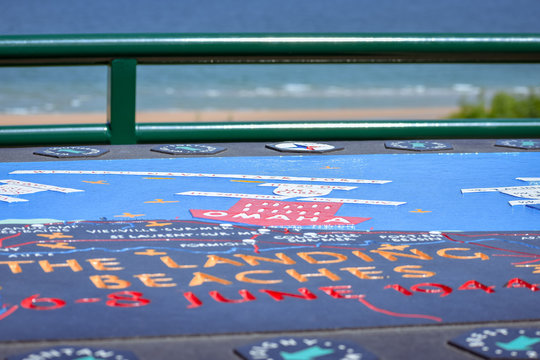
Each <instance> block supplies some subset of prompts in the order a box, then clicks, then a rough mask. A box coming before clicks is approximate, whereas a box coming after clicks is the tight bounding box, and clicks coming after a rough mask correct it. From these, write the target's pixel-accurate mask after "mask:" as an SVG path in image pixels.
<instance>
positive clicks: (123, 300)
mask: <svg viewBox="0 0 540 360" xmlns="http://www.w3.org/2000/svg"><path fill="white" fill-rule="evenodd" d="M142 296H143V294H142V293H140V292H137V291H118V292H115V293H112V294H109V295H107V298H108V299H109V300H107V302H106V304H107V306H112V307H139V306H145V305H148V304H149V303H150V300H148V299H145V298H143V297H142Z"/></svg>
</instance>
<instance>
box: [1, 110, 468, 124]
mask: <svg viewBox="0 0 540 360" xmlns="http://www.w3.org/2000/svg"><path fill="white" fill-rule="evenodd" d="M456 110H458V108H457V107H417V108H358V109H296V110H234V109H231V110H185V111H138V112H137V115H136V119H137V122H138V123H160V122H164V123H171V122H190V123H191V122H201V123H204V122H258V121H326V120H328V121H330V120H336V121H343V120H394V119H395V120H423V119H443V118H447V117H448V116H449V115H450V114H451V113H452V112H455V111H456ZM105 122H106V114H105V112H103V113H97V112H96V113H94V112H88V113H58V114H53V113H51V114H49V113H42V114H24V115H16V114H0V126H17V125H51V124H54V125H60V124H103V123H105Z"/></svg>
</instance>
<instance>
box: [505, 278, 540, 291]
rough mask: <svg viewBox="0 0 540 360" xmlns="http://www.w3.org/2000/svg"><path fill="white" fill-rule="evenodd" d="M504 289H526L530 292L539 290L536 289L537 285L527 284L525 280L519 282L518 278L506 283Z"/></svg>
mask: <svg viewBox="0 0 540 360" xmlns="http://www.w3.org/2000/svg"><path fill="white" fill-rule="evenodd" d="M505 287H507V288H523V287H526V288H527V289H529V290H531V291H538V290H540V288H539V287H538V284H529V283H528V282H526V281H525V280H521V279H520V278H513V279H511V280H510V281H509V282H507V283H506V285H505Z"/></svg>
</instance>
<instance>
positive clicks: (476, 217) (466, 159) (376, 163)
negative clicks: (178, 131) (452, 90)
mask: <svg viewBox="0 0 540 360" xmlns="http://www.w3.org/2000/svg"><path fill="white" fill-rule="evenodd" d="M538 164H540V153H491V154H397V155H349V156H343V155H341V156H339V155H326V156H310V157H302V156H287V157H244V158H204V159H201V158H197V159H189V158H188V159H186V158H182V159H153V160H148V159H146V160H108V161H105V160H96V161H81V162H79V161H70V162H35V163H4V164H0V180H3V179H14V180H21V181H30V182H36V183H41V184H48V185H55V186H62V187H69V188H76V189H81V190H84V192H80V193H71V194H62V193H57V192H51V191H47V192H40V193H35V194H27V195H22V196H21V198H24V199H27V200H29V201H28V202H26V203H11V204H8V203H2V202H0V220H2V219H8V218H9V219H36V218H48V219H58V220H63V221H69V220H99V219H108V220H122V219H124V220H125V219H128V218H126V217H122V216H121V215H122V214H124V213H130V214H137V215H141V214H142V215H143V216H139V217H137V218H136V219H183V220H189V219H192V216H191V213H190V212H189V210H191V209H215V210H227V209H229V208H230V207H231V206H233V205H234V204H235V203H236V202H237V201H238V200H239V199H236V198H224V197H223V198H222V197H212V198H209V197H208V198H206V197H199V196H182V195H175V194H176V193H180V192H184V191H211V192H231V193H246V194H266V195H271V194H272V191H273V190H274V189H275V188H273V187H261V186H258V185H260V184H259V183H253V182H239V181H233V180H235V179H232V178H231V179H229V178H193V177H183V178H182V177H169V178H168V179H151V178H159V177H161V178H163V177H164V176H125V175H57V174H52V175H51V174H31V175H26V174H25V175H10V174H9V173H10V172H11V171H13V170H114V171H120V170H125V171H162V172H163V171H165V172H190V173H198V172H200V173H216V174H250V175H283V176H307V177H333V178H352V179H376V180H391V181H392V182H390V183H387V184H339V185H350V186H356V187H357V188H356V189H353V190H349V191H343V190H334V191H332V193H330V194H329V195H327V196H325V197H328V198H351V199H365V200H387V201H403V202H406V204H404V205H399V206H377V205H362V204H343V205H342V206H341V208H340V210H339V211H338V213H337V215H339V216H356V217H367V218H371V219H370V220H368V221H366V222H363V223H360V224H358V225H357V226H356V227H355V229H356V230H369V229H372V228H373V229H375V230H381V229H384V230H464V231H487V230H522V229H529V230H537V229H539V228H540V211H538V209H537V208H533V207H529V206H514V207H512V206H510V205H509V204H508V201H511V200H519V199H518V198H515V197H513V196H510V195H505V194H502V193H499V192H483V193H469V194H462V193H461V189H465V188H482V187H507V186H525V185H529V183H528V182H523V181H519V180H516V178H517V177H538V176H540V170H539V166H538ZM149 178H150V179H149ZM236 180H237V179H236ZM85 181H94V182H95V181H102V182H104V183H106V184H99V183H98V184H96V183H88V182H85ZM263 182H279V183H306V182H286V181H273V180H268V181H263ZM315 184H325V183H315ZM333 185H334V184H333ZM156 199H163V201H176V202H168V203H148V201H154V200H156ZM298 199H299V198H291V199H290V200H288V201H298Z"/></svg>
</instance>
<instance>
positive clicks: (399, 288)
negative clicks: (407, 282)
mask: <svg viewBox="0 0 540 360" xmlns="http://www.w3.org/2000/svg"><path fill="white" fill-rule="evenodd" d="M384 288H385V289H394V290H396V291H397V292H400V293H402V294H403V295H405V296H411V295H412V292H410V291H409V290H407V289H405V288H404V287H403V286H401V285H399V284H390V285H386V286H385V287H384Z"/></svg>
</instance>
